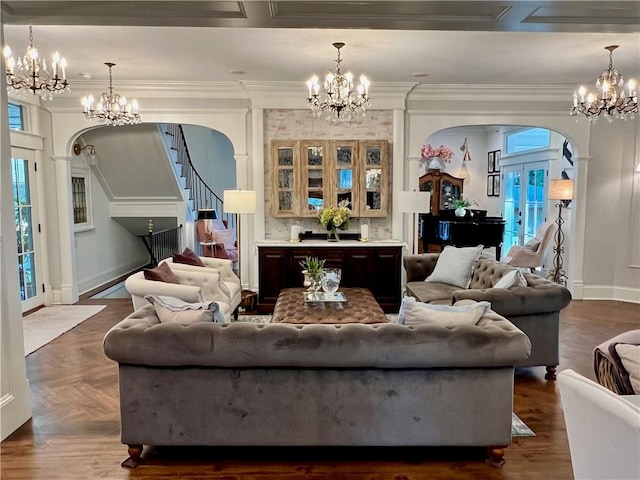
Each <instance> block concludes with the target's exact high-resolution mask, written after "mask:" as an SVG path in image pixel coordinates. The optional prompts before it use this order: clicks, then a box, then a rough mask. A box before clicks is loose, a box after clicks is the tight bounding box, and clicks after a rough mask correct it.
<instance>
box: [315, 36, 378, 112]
mask: <svg viewBox="0 0 640 480" xmlns="http://www.w3.org/2000/svg"><path fill="white" fill-rule="evenodd" d="M333 46H334V47H335V48H336V49H337V50H338V58H337V59H336V71H335V73H333V72H331V71H329V73H327V76H326V77H325V78H324V89H325V93H324V95H323V96H322V97H320V95H319V93H320V84H319V83H318V77H317V76H316V75H313V76H312V77H311V78H310V79H309V80H308V81H307V87H308V88H309V97H308V99H307V100H308V101H309V107H310V108H311V111H312V112H313V115H314V116H315V117H323V118H325V119H326V120H328V121H330V122H352V121H354V120H356V119H357V118H358V117H364V116H365V115H366V112H367V108H368V107H369V85H370V82H369V80H368V79H367V77H365V76H364V75H361V76H360V85H358V88H357V90H356V89H355V88H354V84H353V74H352V73H351V72H347V73H342V71H341V70H340V63H341V62H342V60H341V59H340V49H341V48H342V47H344V43H342V42H336V43H334V44H333Z"/></svg>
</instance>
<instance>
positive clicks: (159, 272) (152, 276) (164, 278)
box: [144, 263, 180, 283]
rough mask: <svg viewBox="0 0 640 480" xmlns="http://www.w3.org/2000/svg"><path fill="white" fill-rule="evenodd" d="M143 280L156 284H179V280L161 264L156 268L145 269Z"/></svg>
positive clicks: (168, 268) (169, 268) (164, 264)
mask: <svg viewBox="0 0 640 480" xmlns="http://www.w3.org/2000/svg"><path fill="white" fill-rule="evenodd" d="M144 278H145V279H147V280H153V281H156V282H165V283H180V279H179V278H178V276H177V275H176V274H175V273H173V271H172V270H171V267H169V264H167V263H161V264H160V265H158V266H157V267H156V268H145V269H144Z"/></svg>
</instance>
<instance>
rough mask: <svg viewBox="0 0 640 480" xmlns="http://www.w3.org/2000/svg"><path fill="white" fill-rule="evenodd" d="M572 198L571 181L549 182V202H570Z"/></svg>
mask: <svg viewBox="0 0 640 480" xmlns="http://www.w3.org/2000/svg"><path fill="white" fill-rule="evenodd" d="M572 198H573V180H551V183H550V184H549V200H571V199H572Z"/></svg>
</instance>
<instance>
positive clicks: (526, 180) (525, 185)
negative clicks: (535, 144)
mask: <svg viewBox="0 0 640 480" xmlns="http://www.w3.org/2000/svg"><path fill="white" fill-rule="evenodd" d="M548 171H549V165H548V162H546V161H545V162H531V163H523V164H518V165H509V166H505V167H503V168H502V173H503V180H502V182H503V183H502V186H503V197H502V202H503V205H502V211H503V212H504V218H505V228H504V238H503V244H502V245H503V246H502V251H503V252H508V251H509V249H510V248H511V247H512V246H513V245H524V244H525V243H526V242H528V241H529V240H531V239H532V238H533V237H535V236H536V231H537V230H538V227H539V226H540V224H542V223H543V222H544V221H545V220H546V218H547V198H546V197H547V182H548V178H549V176H548Z"/></svg>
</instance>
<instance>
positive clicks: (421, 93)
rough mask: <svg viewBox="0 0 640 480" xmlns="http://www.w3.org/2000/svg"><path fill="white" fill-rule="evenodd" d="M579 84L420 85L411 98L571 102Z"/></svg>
mask: <svg viewBox="0 0 640 480" xmlns="http://www.w3.org/2000/svg"><path fill="white" fill-rule="evenodd" d="M573 90H575V86H568V85H542V86H541V85H429V84H420V85H418V86H416V88H415V89H414V90H413V91H412V92H411V94H410V95H409V99H410V100H411V101H421V100H423V101H424V100H426V101H434V100H439V101H442V100H445V101H478V100H481V101H495V102H505V101H529V102H530V101H552V102H558V101H560V102H570V101H572V97H571V95H572V93H573Z"/></svg>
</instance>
